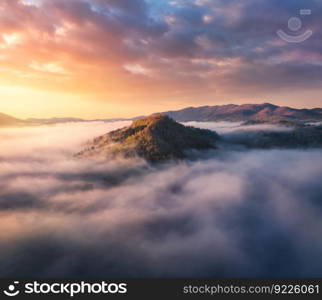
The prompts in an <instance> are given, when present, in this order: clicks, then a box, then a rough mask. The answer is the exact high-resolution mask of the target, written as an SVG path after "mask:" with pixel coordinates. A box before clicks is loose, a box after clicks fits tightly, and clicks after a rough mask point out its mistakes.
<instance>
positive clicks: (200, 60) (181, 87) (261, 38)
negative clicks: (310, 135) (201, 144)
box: [0, 0, 322, 118]
mask: <svg viewBox="0 0 322 300" xmlns="http://www.w3.org/2000/svg"><path fill="white" fill-rule="evenodd" d="M300 9H311V15H302V16H300ZM321 16H322V1H320V0H0V111H1V112H3V113H7V114H11V115H14V116H16V117H22V118H27V117H53V116H75V117H85V118H97V117H127V116H135V115H141V114H146V113H150V112H151V113H152V112H156V111H165V110H169V109H178V108H183V107H185V106H201V105H216V104H226V103H236V104H238V103H245V102H247V103H259V102H272V103H275V104H280V105H289V106H294V107H319V106H320V107H321V106H322V99H321V91H322V85H321V83H322V21H321V20H322V19H321ZM291 17H300V18H301V20H302V22H303V24H302V28H301V29H298V31H297V32H291V31H290V30H289V29H288V20H289V19H290V18H291ZM278 29H283V30H284V31H285V32H286V33H288V34H293V35H300V34H302V33H304V32H305V31H306V30H312V31H313V35H312V36H311V37H310V38H309V39H308V40H306V41H304V42H302V43H288V42H285V41H283V40H282V39H281V38H279V37H278V36H277V34H276V31H277V30H278Z"/></svg>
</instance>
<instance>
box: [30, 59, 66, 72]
mask: <svg viewBox="0 0 322 300" xmlns="http://www.w3.org/2000/svg"><path fill="white" fill-rule="evenodd" d="M29 66H30V68H32V69H34V70H36V71H40V72H48V73H56V74H65V73H66V71H65V69H64V68H63V67H62V66H60V65H59V64H57V63H53V62H50V63H45V64H41V63H38V62H35V61H34V62H32V63H31V64H30V65H29Z"/></svg>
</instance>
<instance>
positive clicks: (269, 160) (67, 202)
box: [0, 122, 322, 278]
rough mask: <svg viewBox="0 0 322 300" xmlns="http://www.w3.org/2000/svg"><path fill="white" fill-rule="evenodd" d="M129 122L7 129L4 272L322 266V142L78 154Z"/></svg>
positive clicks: (200, 271)
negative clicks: (321, 145) (317, 146)
mask: <svg viewBox="0 0 322 300" xmlns="http://www.w3.org/2000/svg"><path fill="white" fill-rule="evenodd" d="M129 124H130V123H129V122H114V123H103V122H92V123H90V122H89V123H69V124H63V125H53V126H40V127H24V128H16V129H1V130H0V228H1V230H0V277H15V278H16V277H61V276H62V277H118V276H120V277H176V276H178V277H208V276H216V277H218V276H227V277H239V276H245V277H246V276H247V277H256V276H269V277H280V276H287V277H294V276H295V277H301V276H305V277H314V276H318V277H321V276H322V260H321V258H320V257H321V253H322V239H321V236H322V185H321V179H322V151H319V150H306V151H300V150H263V151H254V150H252V151H250V150H249V151H233V150H231V151H230V150H228V149H226V150H224V151H214V152H213V154H211V155H210V156H209V155H208V156H207V158H206V159H200V160H193V161H183V162H180V163H167V164H165V165H160V166H151V165H148V164H147V163H146V162H145V161H143V160H141V159H131V160H121V159H120V160H113V161H107V162H102V161H91V160H85V159H83V160H80V159H78V160H77V159H75V158H74V157H73V155H74V154H75V153H77V152H78V151H79V150H81V149H82V147H83V146H84V144H85V143H86V142H87V141H88V140H90V139H92V138H94V137H96V136H98V135H101V134H104V133H106V132H108V131H111V130H114V129H116V128H120V127H123V126H127V125H129ZM188 125H194V126H198V127H202V128H209V129H212V130H217V131H218V132H219V133H222V134H225V133H231V132H239V131H242V132H243V131H247V130H250V131H252V130H255V129H256V130H289V129H287V128H282V127H278V126H267V125H258V126H257V128H256V127H254V126H242V124H240V123H224V122H220V123H197V122H190V123H189V124H188Z"/></svg>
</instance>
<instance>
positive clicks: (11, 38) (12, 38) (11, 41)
mask: <svg viewBox="0 0 322 300" xmlns="http://www.w3.org/2000/svg"><path fill="white" fill-rule="evenodd" d="M2 40H3V42H2V43H0V49H6V48H10V47H14V46H17V45H19V44H21V42H22V37H21V35H20V34H17V33H12V34H7V33H3V34H2Z"/></svg>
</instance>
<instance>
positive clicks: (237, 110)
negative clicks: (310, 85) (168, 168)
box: [0, 103, 322, 126]
mask: <svg viewBox="0 0 322 300" xmlns="http://www.w3.org/2000/svg"><path fill="white" fill-rule="evenodd" d="M162 114H165V115H167V116H169V117H170V118H172V119H174V120H176V121H178V122H189V121H199V122H215V121H231V122H248V123H250V124H251V123H260V122H266V123H276V122H291V123H292V122H321V121H322V108H314V109H296V108H291V107H281V106H277V105H273V104H270V103H263V104H243V105H234V104H230V105H217V106H202V107H188V108H184V109H182V110H176V111H167V112H162ZM139 118H141V117H136V118H131V119H122V118H119V119H96V120H84V119H79V118H51V119H27V120H19V119H16V118H13V117H10V116H8V115H5V114H1V113H0V126H22V125H43V124H58V123H67V122H93V121H103V122H113V121H129V120H136V119H139Z"/></svg>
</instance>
